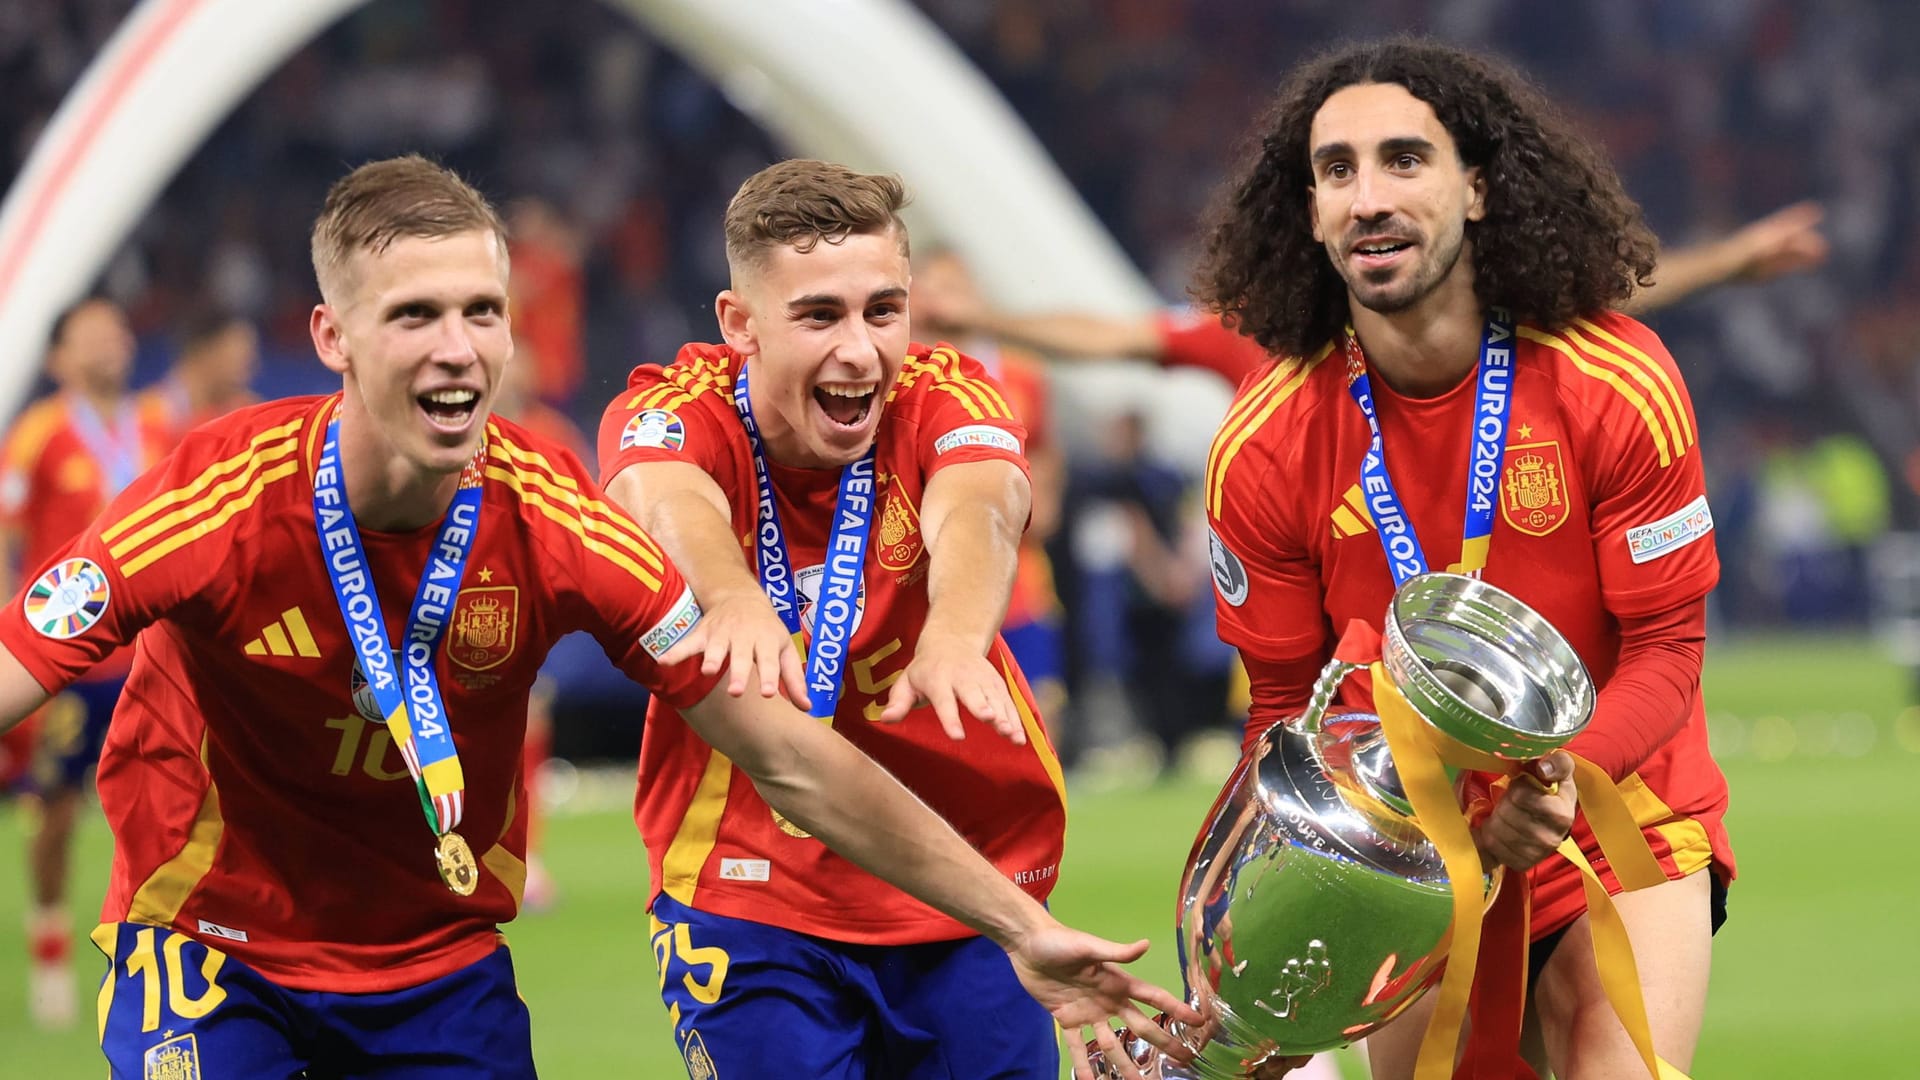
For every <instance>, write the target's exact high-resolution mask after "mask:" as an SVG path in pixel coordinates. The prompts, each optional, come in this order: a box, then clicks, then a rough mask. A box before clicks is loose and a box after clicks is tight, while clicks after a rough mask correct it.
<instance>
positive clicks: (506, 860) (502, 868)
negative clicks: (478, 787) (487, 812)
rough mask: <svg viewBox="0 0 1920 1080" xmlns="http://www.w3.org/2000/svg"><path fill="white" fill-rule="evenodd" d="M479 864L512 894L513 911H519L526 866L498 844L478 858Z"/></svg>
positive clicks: (524, 885) (525, 882)
mask: <svg viewBox="0 0 1920 1080" xmlns="http://www.w3.org/2000/svg"><path fill="white" fill-rule="evenodd" d="M507 820H508V821H512V820H513V818H512V817H511V816H509V817H508V818H507ZM480 864H481V865H482V866H485V867H486V868H487V869H489V870H491V871H493V876H494V877H497V878H499V879H500V884H502V885H505V886H506V887H507V891H508V892H510V893H512V894H513V910H515V911H519V910H520V898H521V897H522V896H525V895H526V893H527V864H526V863H524V862H521V861H520V858H519V856H517V855H515V854H514V853H513V852H511V851H508V850H507V849H506V848H504V847H501V846H500V845H499V844H495V845H493V846H492V847H490V848H488V849H487V853H486V854H485V855H482V856H480Z"/></svg>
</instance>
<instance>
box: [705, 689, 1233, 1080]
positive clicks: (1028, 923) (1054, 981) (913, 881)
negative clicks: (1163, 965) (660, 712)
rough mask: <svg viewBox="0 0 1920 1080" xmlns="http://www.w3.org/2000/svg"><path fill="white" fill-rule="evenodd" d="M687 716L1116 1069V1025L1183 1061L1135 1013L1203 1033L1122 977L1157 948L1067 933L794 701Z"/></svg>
mask: <svg viewBox="0 0 1920 1080" xmlns="http://www.w3.org/2000/svg"><path fill="white" fill-rule="evenodd" d="M682 714H683V715H684V716H685V717H686V719H687V722H688V724H689V725H691V726H692V728H693V730H694V732H695V734H697V735H699V736H700V737H701V738H702V739H705V740H706V741H707V742H708V743H709V744H710V745H712V746H713V748H714V749H715V750H717V751H719V752H720V753H722V754H724V755H726V756H727V757H728V758H729V759H731V760H732V761H733V763H734V764H735V765H738V766H739V767H740V769H741V770H742V771H743V772H745V773H746V774H747V775H748V776H749V777H750V778H751V779H752V780H753V784H754V787H755V788H756V789H758V790H759V792H760V796H761V798H763V799H765V800H766V802H767V805H769V806H771V807H773V808H774V809H775V810H777V811H779V812H780V813H781V814H782V815H784V816H786V817H787V818H788V819H789V820H791V821H793V822H794V823H795V824H796V825H799V826H800V827H801V828H803V829H805V830H807V831H808V832H810V833H812V834H813V835H815V836H817V837H819V838H820V840H821V841H822V842H823V843H825V844H826V845H827V846H828V847H831V848H832V849H833V850H834V851H835V852H837V853H839V854H840V855H842V856H845V857H846V858H847V859H848V860H849V861H851V862H853V863H854V864H855V865H857V866H859V867H861V868H862V869H865V870H866V871H868V872H869V873H872V874H874V875H876V876H878V877H880V878H882V879H884V880H886V881H888V882H889V883H891V884H893V885H895V886H897V887H899V888H900V889H902V890H903V891H905V892H907V893H908V894H910V895H912V896H914V897H916V898H918V899H919V900H921V901H923V902H925V903H927V904H928V905H930V906H932V907H934V908H936V909H938V910H939V911H941V912H943V913H945V914H947V915H949V916H951V917H953V918H954V919H957V920H959V921H960V922H961V923H964V924H965V925H967V926H968V927H971V928H972V929H973V930H975V931H977V932H979V933H980V934H982V935H984V936H986V937H988V938H990V939H992V940H993V941H994V942H995V943H996V944H998V945H999V946H1000V947H1001V948H1003V949H1005V950H1006V951H1007V955H1008V957H1009V958H1010V959H1011V960H1012V962H1013V966H1014V971H1015V973H1016V974H1017V975H1018V976H1019V978H1020V982H1021V985H1023V986H1024V987H1026V989H1027V992H1028V993H1030V994H1032V995H1033V997H1034V999H1035V1000H1037V1001H1039V1002H1040V1003H1041V1004H1042V1005H1044V1006H1046V1008H1047V1010H1048V1011H1049V1012H1051V1013H1052V1014H1053V1016H1054V1018H1055V1020H1057V1021H1058V1022H1059V1023H1060V1026H1061V1027H1063V1028H1065V1029H1066V1030H1067V1031H1069V1032H1078V1031H1079V1029H1081V1028H1082V1027H1087V1026H1091V1027H1092V1028H1093V1029H1094V1032H1093V1034H1094V1038H1095V1041H1096V1043H1097V1044H1099V1045H1100V1046H1101V1047H1102V1048H1103V1049H1106V1050H1107V1051H1108V1052H1109V1061H1119V1060H1120V1057H1121V1056H1122V1055H1121V1054H1120V1052H1119V1043H1118V1040H1117V1039H1116V1038H1115V1036H1114V1034H1113V1031H1112V1030H1111V1028H1110V1027H1109V1024H1110V1022H1111V1021H1114V1020H1118V1021H1119V1022H1121V1023H1123V1024H1125V1025H1127V1026H1129V1027H1131V1028H1133V1029H1134V1031H1136V1032H1137V1033H1139V1034H1141V1035H1142V1036H1143V1037H1146V1038H1148V1039H1149V1040H1152V1041H1153V1042H1154V1043H1155V1045H1156V1046H1160V1047H1161V1048H1162V1049H1165V1050H1169V1051H1171V1052H1174V1053H1176V1054H1183V1051H1181V1050H1180V1049H1178V1048H1177V1046H1176V1044H1175V1043H1174V1040H1173V1039H1172V1037H1171V1036H1170V1035H1168V1034H1167V1033H1166V1032H1165V1031H1164V1029H1162V1028H1160V1026H1159V1025H1157V1024H1154V1023H1151V1022H1150V1021H1149V1020H1148V1019H1147V1016H1146V1015H1145V1014H1144V1013H1143V1012H1142V1010H1141V1009H1140V1008H1139V1007H1138V1006H1137V1005H1136V1004H1135V1002H1139V1003H1141V1004H1144V1005H1146V1006H1148V1007H1150V1009H1158V1010H1164V1011H1167V1012H1169V1013H1171V1014H1172V1015H1173V1016H1174V1018H1176V1019H1178V1020H1181V1021H1182V1022H1184V1023H1190V1024H1198V1023H1201V1022H1202V1018H1201V1017H1200V1015H1199V1014H1198V1013H1196V1012H1194V1011H1193V1010H1192V1009H1191V1008H1189V1007H1188V1006H1187V1005H1186V1004H1185V1003H1183V1002H1181V1001H1180V1000H1179V999H1178V998H1177V997H1175V996H1174V995H1173V994H1171V993H1169V992H1167V991H1166V990H1163V989H1161V988H1159V987H1156V986H1153V985H1152V984H1150V983H1147V982H1144V981H1142V980H1140V979H1138V978H1135V977H1134V976H1132V975H1131V974H1129V973H1127V972H1126V971H1124V970H1123V969H1121V968H1120V966H1119V965H1120V964H1124V963H1128V962H1130V961H1132V960H1135V959H1138V958H1139V957H1140V956H1141V955H1142V954H1144V953H1145V952H1146V949H1147V942H1146V941H1144V940H1141V941H1136V942H1134V943H1132V944H1130V945H1121V944H1118V943H1116V942H1111V941H1106V940H1104V939H1101V938H1097V937H1094V936H1092V935H1090V934H1083V933H1081V932H1080V931H1077V930H1073V929H1070V928H1068V927H1066V926H1063V925H1061V924H1060V923H1059V922H1057V921H1056V920H1055V919H1054V918H1053V916H1051V915H1049V914H1048V913H1047V910H1046V909H1045V908H1044V907H1042V906H1041V905H1040V903H1039V902H1038V901H1036V900H1034V899H1033V898H1032V897H1031V896H1028V895H1027V894H1026V893H1025V892H1023V891H1022V890H1021V889H1020V888H1019V887H1018V886H1016V885H1014V884H1013V883H1012V882H1011V881H1009V880H1008V879H1007V877H1006V876H1005V875H1004V874H1001V873H1000V872H999V871H998V870H996V869H994V867H993V865H992V864H991V863H989V862H988V861H987V860H986V859H985V858H984V857H982V856H981V855H980V853H979V852H977V851H975V850H974V849H973V848H972V847H970V846H968V844H967V842H966V841H965V840H964V839H962V838H961V837H960V834H958V833H956V832H954V831H953V829H952V827H951V826H949V825H948V824H947V823H946V822H945V821H943V820H941V819H940V817H939V816H938V815H936V814H935V813H934V812H933V811H932V810H930V809H928V808H927V806H926V804H924V803H922V802H921V801H920V800H919V799H916V798H915V797H914V796H913V795H912V794H911V793H910V792H908V791H907V789H906V788H904V787H901V786H900V784H899V782H898V781H896V780H895V779H894V778H893V777H892V776H891V775H889V774H888V773H887V772H886V771H885V770H884V769H882V768H881V767H880V766H878V765H876V764H874V762H873V760H872V759H871V758H869V757H867V756H866V755H865V754H863V753H861V752H860V751H859V750H858V749H856V748H855V747H854V746H853V745H852V744H851V743H849V742H847V741H846V740H845V739H844V738H842V737H841V736H840V735H839V734H838V733H836V732H834V731H833V730H832V729H831V728H829V727H828V726H826V725H824V724H821V723H820V722H818V721H817V720H813V719H811V718H809V717H807V716H804V715H802V714H801V713H800V712H799V711H798V710H796V709H794V708H792V707H791V706H789V705H787V704H786V703H785V702H781V701H777V700H769V699H766V698H761V697H755V696H753V695H748V696H746V697H741V698H735V697H730V696H728V695H727V694H726V693H725V692H724V691H723V690H721V689H720V688H718V687H716V688H715V689H714V690H713V691H712V692H711V693H709V694H708V695H707V696H706V697H705V698H704V699H702V700H701V701H700V702H699V703H698V704H697V705H694V706H692V707H691V708H688V709H685V710H682ZM1068 1043H1069V1052H1070V1053H1072V1054H1073V1055H1074V1056H1075V1066H1076V1067H1075V1074H1076V1075H1077V1076H1083V1077H1087V1078H1088V1080H1091V1077H1092V1075H1093V1073H1092V1070H1091V1069H1090V1068H1088V1067H1086V1065H1085V1060H1084V1058H1085V1050H1084V1046H1083V1045H1080V1044H1078V1043H1077V1042H1076V1040H1074V1039H1072V1038H1070V1039H1069V1040H1068ZM1076 1047H1077V1049H1076ZM1129 1075H1132V1074H1129Z"/></svg>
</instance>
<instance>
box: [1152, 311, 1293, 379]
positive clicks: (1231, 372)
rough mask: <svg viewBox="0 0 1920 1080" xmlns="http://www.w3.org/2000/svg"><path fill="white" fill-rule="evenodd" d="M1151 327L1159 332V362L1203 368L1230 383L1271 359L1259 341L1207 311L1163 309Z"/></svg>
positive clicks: (1165, 365)
mask: <svg viewBox="0 0 1920 1080" xmlns="http://www.w3.org/2000/svg"><path fill="white" fill-rule="evenodd" d="M1154 330H1155V331H1156V332H1157V333H1158V334H1159V335H1160V363H1161V365H1162V366H1164V367H1197V368H1202V369H1204V370H1207V371H1211V372H1213V373H1214V374H1216V375H1219V376H1220V377H1221V378H1223V379H1225V380H1227V382H1228V383H1229V384H1231V385H1233V386H1239V385H1240V384H1241V382H1243V381H1244V380H1245V379H1246V377H1247V376H1248V375H1251V374H1253V372H1254V371H1255V370H1256V369H1258V368H1259V367H1260V365H1262V364H1264V363H1266V362H1267V361H1268V360H1269V359H1271V357H1269V356H1268V354H1267V351H1266V350H1265V349H1263V348H1261V347H1260V344H1259V342H1256V341H1254V340H1253V339H1252V338H1250V337H1243V336H1241V335H1240V334H1239V333H1238V332H1236V331H1234V330H1232V329H1230V328H1228V327H1227V326H1226V324H1224V323H1222V322H1221V321H1220V317H1219V316H1218V315H1215V314H1214V313H1213V312H1210V311H1191V310H1184V309H1182V310H1175V311H1167V312H1162V313H1161V314H1160V315H1158V316H1156V317H1155V319H1154Z"/></svg>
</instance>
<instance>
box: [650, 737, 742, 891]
mask: <svg viewBox="0 0 1920 1080" xmlns="http://www.w3.org/2000/svg"><path fill="white" fill-rule="evenodd" d="M732 786H733V762H731V761H729V760H727V756H726V755H725V754H722V753H721V752H720V751H718V750H708V751H707V767H706V769H705V770H704V771H702V772H701V774H700V783H699V784H697V785H695V787H694V789H693V799H692V801H691V802H689V803H687V812H686V813H685V814H682V815H681V817H680V827H679V828H678V829H675V830H674V832H673V840H672V842H670V843H668V844H667V853H666V854H665V855H662V856H661V857H660V888H661V891H663V892H665V893H666V894H667V895H668V896H671V897H673V898H674V899H675V900H678V901H680V902H681V903H683V904H686V905H688V906H689V907H691V906H692V905H693V893H694V890H695V889H697V888H699V887H700V871H701V869H703V868H704V867H705V866H706V865H707V860H708V859H709V858H711V857H712V855H713V848H714V845H715V844H717V843H719V841H720V819H721V818H722V817H724V816H725V815H726V812H727V791H728V789H730V788H731V787H732Z"/></svg>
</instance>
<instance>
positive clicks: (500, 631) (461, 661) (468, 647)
mask: <svg viewBox="0 0 1920 1080" xmlns="http://www.w3.org/2000/svg"><path fill="white" fill-rule="evenodd" d="M519 623H520V589H519V588H518V587H517V586H514V585H488V586H481V587H479V588H472V589H461V590H460V597H459V599H457V600H455V601H454V602H453V625H452V626H450V627H448V628H447V629H448V634H447V656H448V658H449V659H451V660H452V661H453V662H454V663H456V664H458V665H460V666H461V667H463V668H466V669H467V670H468V671H485V670H487V669H488V668H496V667H499V666H500V665H501V664H504V663H506V661H507V658H508V657H510V656H512V655H513V645H514V639H515V638H516V636H517V634H518V631H519Z"/></svg>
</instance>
